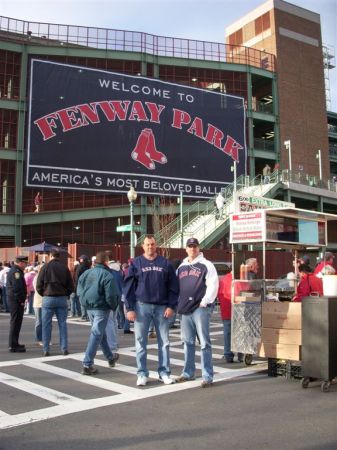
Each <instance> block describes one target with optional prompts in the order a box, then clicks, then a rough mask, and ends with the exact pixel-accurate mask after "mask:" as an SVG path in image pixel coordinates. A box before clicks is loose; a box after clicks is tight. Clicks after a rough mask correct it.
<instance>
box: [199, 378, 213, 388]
mask: <svg viewBox="0 0 337 450" xmlns="http://www.w3.org/2000/svg"><path fill="white" fill-rule="evenodd" d="M200 386H201V387H202V388H208V387H212V386H213V381H206V380H202V382H201V385H200Z"/></svg>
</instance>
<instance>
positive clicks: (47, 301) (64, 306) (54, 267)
mask: <svg viewBox="0 0 337 450" xmlns="http://www.w3.org/2000/svg"><path fill="white" fill-rule="evenodd" d="M59 258H60V252H59V250H58V249H55V250H52V251H51V260H50V261H49V262H48V263H47V264H44V266H43V267H42V269H41V270H40V273H39V275H38V278H37V282H36V290H37V292H38V293H39V294H40V295H41V296H42V297H43V299H42V341H43V352H44V353H43V355H44V356H50V353H49V346H50V341H51V331H52V319H53V315H54V314H55V315H56V317H57V322H58V327H59V333H60V347H61V351H62V353H63V355H69V351H68V329H67V316H68V297H69V296H70V294H71V293H72V292H73V290H74V283H73V279H72V277H71V273H70V270H69V269H68V267H67V266H66V265H65V264H62V263H61V262H60V259H59Z"/></svg>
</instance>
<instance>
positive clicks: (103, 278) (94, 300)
mask: <svg viewBox="0 0 337 450" xmlns="http://www.w3.org/2000/svg"><path fill="white" fill-rule="evenodd" d="M108 261H109V257H108V255H107V254H106V253H105V252H99V253H97V255H96V261H95V266H94V267H93V268H92V269H90V270H87V271H85V272H84V273H83V274H82V276H81V277H80V278H79V280H78V285H77V290H78V293H79V296H80V299H81V303H82V304H83V305H84V306H85V307H86V310H87V312H88V316H89V319H90V322H91V331H90V336H89V341H88V345H87V348H86V351H85V355H84V358H83V362H82V364H83V369H82V372H81V373H82V375H95V374H97V373H98V370H97V369H96V367H95V366H94V359H95V356H96V352H97V349H98V347H99V346H100V347H101V349H102V351H103V354H104V356H105V357H106V359H107V360H108V363H109V366H110V367H114V366H115V363H116V361H117V359H118V354H115V355H114V354H113V353H112V351H111V349H110V347H109V344H108V340H107V334H106V326H107V323H108V319H109V315H110V312H111V310H112V311H116V309H117V306H118V291H117V288H116V282H115V280H114V277H113V275H112V273H111V271H110V270H109V267H108Z"/></svg>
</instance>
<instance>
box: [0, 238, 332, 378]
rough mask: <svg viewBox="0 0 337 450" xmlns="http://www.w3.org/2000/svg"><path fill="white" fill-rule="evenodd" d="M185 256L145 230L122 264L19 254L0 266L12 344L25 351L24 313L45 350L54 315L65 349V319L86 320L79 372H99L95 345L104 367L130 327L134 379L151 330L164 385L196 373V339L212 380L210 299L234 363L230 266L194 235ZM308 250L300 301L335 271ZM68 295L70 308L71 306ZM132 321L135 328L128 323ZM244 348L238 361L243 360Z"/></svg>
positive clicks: (143, 368)
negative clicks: (175, 371) (222, 270)
mask: <svg viewBox="0 0 337 450" xmlns="http://www.w3.org/2000/svg"><path fill="white" fill-rule="evenodd" d="M186 254H187V256H186V258H185V259H184V260H183V261H177V260H174V261H169V260H168V259H166V258H165V257H163V256H161V255H160V254H158V252H157V246H156V241H155V239H154V237H153V236H151V235H148V236H146V237H145V239H144V242H143V254H142V255H141V256H138V257H136V258H134V259H133V260H132V259H130V260H129V261H128V263H125V264H123V265H121V264H120V263H119V262H118V261H117V262H116V261H110V260H109V257H108V253H107V252H98V253H97V254H96V256H94V257H92V258H91V259H90V258H89V257H88V256H86V255H81V256H80V258H79V261H78V262H77V264H75V265H74V266H75V267H74V273H73V274H71V272H70V271H69V269H68V267H67V266H66V265H65V264H64V263H62V262H61V261H60V253H59V250H58V249H54V250H52V252H51V254H50V260H49V262H47V263H45V264H44V263H43V264H37V265H28V259H27V257H24V256H18V257H17V258H16V261H15V263H13V264H11V265H10V264H7V265H4V266H3V267H2V266H1V267H0V287H1V293H2V305H3V309H4V310H5V311H6V312H9V313H10V330H9V345H8V347H9V351H10V352H19V353H22V352H25V351H26V347H25V345H23V344H21V343H20V340H19V336H20V330H21V325H22V320H23V317H24V313H25V311H26V313H27V314H35V340H36V343H37V345H40V346H41V347H43V356H45V357H47V356H50V354H51V353H50V345H51V340H52V319H53V316H54V315H55V316H56V319H57V323H58V327H59V338H60V350H61V353H62V354H63V355H65V356H66V355H69V349H68V329H67V319H68V315H69V309H70V314H71V317H78V319H79V320H84V321H90V325H91V328H90V334H89V338H88V343H87V347H86V349H85V354H84V358H83V361H82V366H83V367H82V374H83V375H95V374H97V373H98V370H97V368H96V367H95V365H94V360H95V356H96V353H97V350H98V348H100V349H101V350H102V352H103V355H104V357H105V358H106V359H107V361H108V365H109V367H114V366H115V364H116V361H118V359H119V354H118V329H121V330H123V332H124V333H125V334H131V333H134V335H135V346H136V363H137V381H136V384H137V386H146V384H147V383H148V379H149V370H148V366H147V346H148V338H149V337H150V335H151V334H150V333H153V332H155V336H156V337H157V345H158V376H159V380H160V381H161V382H163V383H164V384H167V385H169V384H172V383H175V382H178V383H181V382H185V381H190V380H193V379H194V378H195V370H196V361H195V360H196V347H195V346H196V339H197V340H198V341H199V344H200V355H201V358H200V359H201V372H202V383H201V386H202V387H209V386H211V385H212V383H213V363H212V343H211V338H210V319H211V315H212V312H213V309H214V304H215V300H216V299H217V298H218V299H219V303H220V311H221V319H222V321H223V332H224V358H225V359H226V362H227V363H233V362H234V354H233V353H232V351H231V285H232V273H231V272H230V273H228V274H227V275H225V276H224V277H222V278H221V281H220V285H219V278H218V275H217V272H216V269H215V267H214V265H213V264H212V263H211V262H210V261H208V260H207V259H206V258H205V257H204V255H203V253H202V252H201V251H200V244H199V242H198V240H197V239H196V238H189V239H188V240H187V242H186ZM309 263H310V260H309V259H308V257H307V256H304V257H302V259H300V260H298V261H297V264H298V273H299V276H300V281H299V284H298V288H297V293H296V295H295V297H294V299H293V301H301V299H302V298H303V296H305V295H309V293H311V292H312V291H313V290H314V291H317V292H318V294H320V295H322V293H323V292H322V289H321V287H320V286H321V284H320V283H321V278H320V277H321V276H322V273H325V274H327V273H334V269H333V267H332V263H333V255H332V254H331V253H330V252H326V253H325V258H324V260H323V261H321V262H320V263H319V264H317V266H316V268H315V270H314V271H312V269H311V268H310V266H309ZM246 266H247V267H248V269H249V270H248V274H247V275H248V276H247V279H249V280H253V279H254V278H255V277H256V274H257V272H258V270H259V266H258V262H257V260H256V258H250V259H248V260H247V261H246ZM69 300H70V307H69ZM177 316H178V317H179V320H180V327H181V339H182V342H183V345H184V367H183V370H182V373H181V375H180V376H178V377H177V378H175V379H174V378H172V377H171V368H170V352H169V350H170V341H169V328H170V327H171V326H172V325H173V324H174V322H175V320H176V317H177ZM131 323H133V331H132V330H131V329H130V324H131ZM243 356H244V355H242V354H241V353H239V354H238V355H237V358H238V361H239V362H242V361H243Z"/></svg>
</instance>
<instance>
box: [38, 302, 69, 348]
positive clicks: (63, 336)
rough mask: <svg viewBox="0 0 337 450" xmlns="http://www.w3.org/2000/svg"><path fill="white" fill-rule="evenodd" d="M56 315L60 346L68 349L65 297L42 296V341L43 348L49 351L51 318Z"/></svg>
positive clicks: (66, 304)
mask: <svg viewBox="0 0 337 450" xmlns="http://www.w3.org/2000/svg"><path fill="white" fill-rule="evenodd" d="M54 314H55V315H56V317H57V322H58V326H59V333H60V347H61V350H62V351H63V352H64V351H65V350H68V329H67V316H68V302H67V297H43V299H42V341H43V350H44V351H45V352H49V344H50V341H51V330H52V319H53V315H54Z"/></svg>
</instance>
